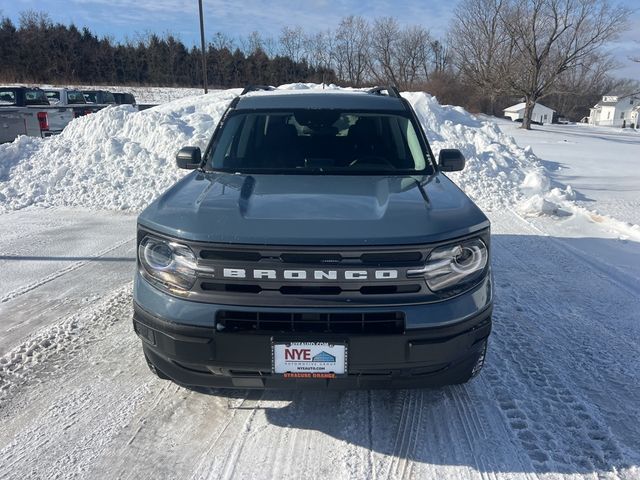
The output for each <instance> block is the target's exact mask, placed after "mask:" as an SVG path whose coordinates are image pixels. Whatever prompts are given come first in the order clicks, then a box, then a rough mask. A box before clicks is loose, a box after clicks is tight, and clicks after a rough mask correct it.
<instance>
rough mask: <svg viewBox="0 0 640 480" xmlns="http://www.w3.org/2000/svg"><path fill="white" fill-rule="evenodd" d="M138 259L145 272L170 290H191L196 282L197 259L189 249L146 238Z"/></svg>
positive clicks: (157, 239) (139, 248)
mask: <svg viewBox="0 0 640 480" xmlns="http://www.w3.org/2000/svg"><path fill="white" fill-rule="evenodd" d="M138 258H139V259H140V263H141V265H142V267H143V268H144V271H145V272H146V273H147V274H148V275H149V276H150V277H151V278H152V279H153V280H156V281H158V282H160V283H162V284H163V285H165V286H166V287H167V288H169V289H178V290H190V289H191V288H192V287H193V285H194V284H195V282H196V271H195V269H196V257H195V255H194V254H193V252H192V251H191V249H190V248H189V247H186V246H184V245H180V244H177V243H174V242H167V241H165V240H161V239H159V238H154V237H151V236H146V237H144V239H143V240H142V242H140V246H139V247H138Z"/></svg>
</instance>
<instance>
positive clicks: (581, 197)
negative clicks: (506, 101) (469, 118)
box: [495, 119, 640, 224]
mask: <svg viewBox="0 0 640 480" xmlns="http://www.w3.org/2000/svg"><path fill="white" fill-rule="evenodd" d="M495 120H496V122H497V123H498V125H499V126H500V129H501V130H502V131H504V132H505V133H507V134H509V135H512V136H513V137H514V138H515V139H516V141H517V142H518V144H520V145H522V146H523V147H524V146H527V145H529V146H531V147H532V148H533V152H534V153H535V154H536V155H537V156H538V157H539V158H540V159H541V160H543V162H544V165H545V167H546V168H547V170H548V171H549V175H550V178H551V180H552V181H554V182H558V183H561V184H563V185H571V186H572V187H573V189H574V190H576V191H577V192H578V194H577V195H576V203H578V205H582V206H584V207H585V208H587V209H590V210H597V211H598V212H599V213H601V214H603V215H608V216H613V217H615V218H617V219H618V220H624V221H627V222H631V223H634V224H640V195H639V194H638V193H639V190H640V130H631V129H628V128H627V129H624V130H623V129H614V128H607V127H594V126H591V125H585V124H575V125H543V126H535V125H534V127H533V130H531V131H524V130H522V129H521V128H519V127H520V124H518V123H514V122H510V121H506V120H504V119H495Z"/></svg>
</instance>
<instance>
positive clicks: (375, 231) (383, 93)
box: [133, 87, 492, 388]
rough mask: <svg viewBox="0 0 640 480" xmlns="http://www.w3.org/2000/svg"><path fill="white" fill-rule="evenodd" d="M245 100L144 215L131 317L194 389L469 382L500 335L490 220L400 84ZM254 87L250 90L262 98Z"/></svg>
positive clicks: (167, 372)
mask: <svg viewBox="0 0 640 480" xmlns="http://www.w3.org/2000/svg"><path fill="white" fill-rule="evenodd" d="M258 90H273V89H272V88H271V87H253V88H249V87H248V88H247V89H245V91H244V92H243V93H242V94H241V95H240V96H238V97H237V98H235V99H234V100H233V101H232V102H231V104H230V106H229V108H228V110H227V111H226V112H225V114H224V115H223V117H222V119H221V121H220V122H219V124H218V126H217V127H216V129H215V131H214V132H213V135H212V138H211V141H210V142H209V145H208V146H207V148H206V149H205V151H204V153H201V151H200V149H199V148H195V147H185V148H182V149H181V150H180V151H179V152H178V154H177V164H178V166H179V167H180V168H185V169H191V170H193V171H192V172H191V173H190V174H188V175H186V176H185V177H184V178H182V179H181V180H180V181H178V182H177V183H176V184H175V185H174V186H172V187H171V188H170V189H169V190H168V191H166V192H165V193H164V194H163V195H161V196H160V197H159V198H158V199H157V200H155V201H154V202H153V203H152V204H151V205H149V207H148V208H147V209H146V210H144V211H143V212H142V213H141V214H140V216H139V219H138V235H137V242H138V267H137V272H136V275H135V286H134V320H133V323H134V328H135V331H136V333H137V334H138V336H139V337H140V338H141V340H142V347H143V350H144V355H145V357H146V360H147V363H148V365H149V367H150V368H151V370H152V371H153V372H154V373H156V374H157V375H158V376H159V377H161V378H164V379H170V380H173V381H175V382H176V383H179V384H182V385H185V386H190V387H234V388H387V387H401V388H406V387H419V386H426V385H444V384H453V383H463V382H466V381H468V380H469V379H471V378H472V377H473V376H475V375H476V374H477V373H478V372H479V370H480V369H481V368H482V365H483V362H484V358H485V353H486V349H487V338H488V336H489V333H490V331H491V312H492V287H491V281H492V280H491V271H490V262H489V243H490V237H489V221H488V220H487V218H486V217H485V215H484V214H483V213H482V212H481V211H480V209H479V208H478V207H477V206H476V205H475V204H474V203H473V202H472V201H471V200H469V198H467V196H466V195H465V194H464V193H463V192H462V191H461V190H460V189H459V188H458V187H457V186H456V185H455V184H454V183H453V182H452V181H451V180H449V178H447V177H446V176H445V175H444V172H448V171H455V170H461V169H462V168H463V167H464V163H465V160H464V157H463V156H462V154H461V153H460V152H459V151H458V150H450V149H444V150H441V151H440V152H439V156H438V161H437V162H436V159H435V158H434V155H433V153H432V151H431V148H430V147H429V143H428V142H427V138H426V137H425V134H424V131H423V130H422V128H421V126H420V124H419V122H418V120H417V117H416V114H415V112H414V111H413V109H412V107H411V106H410V104H409V103H408V102H407V101H406V100H405V99H404V98H402V97H401V96H400V94H399V92H398V90H397V89H396V88H395V87H377V88H375V89H371V90H369V91H349V92H347V91H332V92H328V91H313V92H306V93H299V92H282V91H275V92H274V91H264V92H263V91H258ZM250 92H251V93H250Z"/></svg>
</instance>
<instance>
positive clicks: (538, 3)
mask: <svg viewBox="0 0 640 480" xmlns="http://www.w3.org/2000/svg"><path fill="white" fill-rule="evenodd" d="M629 14H630V11H629V10H628V9H627V8H625V7H621V6H614V5H612V4H610V3H609V1H608V0H461V1H460V2H459V3H458V6H457V7H456V9H455V11H454V18H453V21H452V23H451V25H450V26H449V28H448V30H447V31H445V32H444V33H443V35H442V37H441V38H436V37H434V36H433V35H432V34H431V32H429V30H427V29H426V28H424V27H423V26H421V25H401V24H400V23H399V22H398V21H397V20H396V19H395V18H392V17H381V18H376V19H373V20H367V19H365V18H363V17H360V16H348V17H344V18H343V19H342V20H341V21H340V22H339V23H338V25H336V27H335V28H330V29H326V30H324V31H319V32H311V33H310V32H306V31H304V30H303V28H302V27H300V26H288V27H284V28H283V29H282V30H281V31H280V33H279V35H277V36H275V37H271V36H265V35H264V34H262V33H260V32H258V31H254V32H253V33H251V34H250V35H248V36H246V37H241V38H232V37H230V36H228V35H225V34H223V33H216V34H214V35H213V36H211V37H210V39H209V42H208V45H207V52H206V56H207V66H208V68H207V77H208V80H209V83H210V85H212V86H214V87H239V86H244V85H247V84H252V83H253V84H271V85H278V84H282V83H290V82H297V81H302V82H326V83H337V84H339V85H345V86H346V85H348V86H354V87H361V86H367V85H372V84H378V85H380V84H392V85H396V86H398V87H399V88H400V89H402V90H424V91H427V92H429V93H431V94H434V95H435V96H437V97H438V99H439V100H440V101H441V102H442V103H451V104H456V105H462V106H464V107H465V108H467V109H469V110H471V111H476V112H480V111H481V112H485V113H489V114H494V115H501V114H502V109H503V108H504V107H506V106H508V105H509V104H512V103H517V102H520V101H524V102H525V103H526V105H527V114H528V115H529V116H528V117H527V118H525V121H524V122H523V126H524V127H525V128H527V127H528V119H529V118H530V113H531V110H532V107H533V105H534V104H535V102H539V101H544V103H545V104H546V105H548V106H550V107H552V108H554V109H555V110H556V111H558V112H560V113H561V114H563V115H564V116H566V117H568V118H570V119H573V120H578V119H580V118H581V117H582V116H584V115H586V114H587V113H588V107H589V106H591V105H592V104H593V103H595V102H596V101H597V100H598V99H599V97H600V96H602V95H603V94H605V93H608V92H609V91H612V90H615V89H617V90H619V91H621V92H623V93H624V92H631V91H633V90H634V89H635V90H639V89H640V88H639V87H638V84H637V82H634V81H630V80H620V79H616V78H614V77H612V75H611V71H612V69H613V68H614V66H615V62H614V60H613V59H612V57H611V54H610V53H608V52H607V51H606V50H605V48H606V47H607V45H608V43H609V42H611V41H612V40H614V39H615V38H616V37H617V35H619V34H620V33H621V32H622V31H624V29H625V28H626V19H627V17H628V16H629ZM201 58H202V57H201V52H200V50H199V49H198V48H196V47H190V48H189V47H187V46H185V45H184V43H182V42H181V41H180V40H179V39H178V38H176V37H175V36H173V35H164V36H158V35H156V34H150V35H147V36H145V37H143V38H140V39H138V40H136V41H132V40H127V41H124V42H115V41H113V39H110V38H98V37H97V36H96V35H94V34H92V33H91V32H90V31H89V30H88V29H86V28H83V29H80V30H79V29H78V28H76V27H75V26H74V25H70V26H66V25H62V24H58V23H53V22H52V21H51V20H50V19H49V18H48V17H47V16H46V15H44V14H40V13H34V12H26V13H23V14H22V15H21V17H20V21H19V24H18V25H17V26H15V25H13V23H12V22H11V21H10V20H9V19H8V18H3V19H2V22H1V23H0V65H2V70H1V71H0V80H4V81H16V82H56V83H85V84H86V83H93V84H100V83H103V84H123V85H124V84H136V85H163V86H199V85H201V83H202V72H201Z"/></svg>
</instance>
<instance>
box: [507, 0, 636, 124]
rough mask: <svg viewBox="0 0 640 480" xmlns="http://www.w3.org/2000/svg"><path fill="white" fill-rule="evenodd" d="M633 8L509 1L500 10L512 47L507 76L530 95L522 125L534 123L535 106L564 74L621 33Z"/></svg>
mask: <svg viewBox="0 0 640 480" xmlns="http://www.w3.org/2000/svg"><path fill="white" fill-rule="evenodd" d="M630 13H631V12H630V10H629V9H627V8H625V7H618V6H616V7H613V6H611V4H609V3H608V1H607V0H510V1H509V3H508V4H507V6H506V8H505V9H504V10H503V11H502V12H500V18H501V23H502V25H503V27H504V29H505V31H506V32H507V34H508V36H509V40H510V48H511V49H510V53H511V56H510V62H509V64H508V65H503V66H504V67H505V68H503V70H502V76H503V78H504V79H505V80H506V82H507V85H508V87H509V89H510V90H511V91H512V92H514V93H516V94H518V95H521V96H522V97H523V98H524V102H525V111H524V117H523V120H522V128H525V129H530V128H531V126H530V125H531V115H532V113H533V107H534V106H535V104H536V102H537V101H538V100H541V99H543V98H544V97H546V96H548V95H550V94H551V93H553V92H554V86H555V85H556V84H557V82H558V79H559V78H560V76H561V75H562V74H563V73H565V72H566V71H567V70H570V69H575V68H578V67H579V66H581V65H582V64H583V63H584V62H588V61H589V59H590V58H592V57H593V55H594V54H595V53H597V52H598V51H599V50H600V49H601V48H602V47H603V46H604V45H605V44H606V43H607V42H608V41H610V40H613V39H615V38H616V36H617V35H618V34H619V32H620V31H621V30H622V29H623V28H624V26H625V25H626V19H627V17H628V15H629V14H630Z"/></svg>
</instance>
